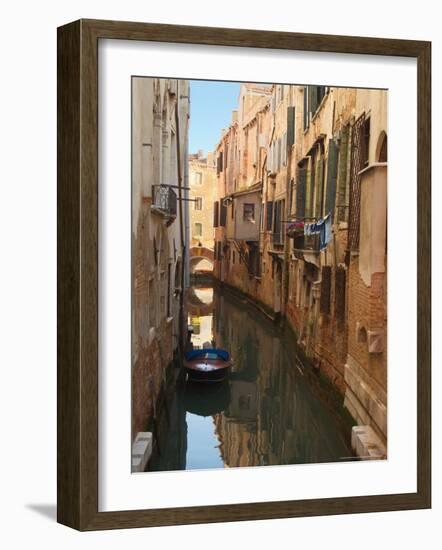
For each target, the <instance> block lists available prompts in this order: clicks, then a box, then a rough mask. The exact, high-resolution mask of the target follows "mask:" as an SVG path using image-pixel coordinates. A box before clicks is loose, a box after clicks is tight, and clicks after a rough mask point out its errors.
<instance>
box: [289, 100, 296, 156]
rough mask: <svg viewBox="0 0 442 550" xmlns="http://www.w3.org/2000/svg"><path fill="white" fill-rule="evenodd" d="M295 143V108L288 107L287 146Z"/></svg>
mask: <svg viewBox="0 0 442 550" xmlns="http://www.w3.org/2000/svg"><path fill="white" fill-rule="evenodd" d="M294 143H295V108H294V107H287V147H291V146H292V145H293V144H294Z"/></svg>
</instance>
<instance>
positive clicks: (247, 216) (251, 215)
mask: <svg viewBox="0 0 442 550" xmlns="http://www.w3.org/2000/svg"><path fill="white" fill-rule="evenodd" d="M243 221H245V222H252V223H255V205H254V204H252V203H247V202H246V203H244V206H243Z"/></svg>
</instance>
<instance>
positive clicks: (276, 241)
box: [272, 230, 284, 247]
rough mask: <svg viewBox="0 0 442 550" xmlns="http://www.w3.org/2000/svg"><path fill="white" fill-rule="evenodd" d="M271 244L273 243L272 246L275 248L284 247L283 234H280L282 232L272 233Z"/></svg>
mask: <svg viewBox="0 0 442 550" xmlns="http://www.w3.org/2000/svg"><path fill="white" fill-rule="evenodd" d="M272 243H273V246H276V247H281V246H284V233H283V232H282V230H279V231H273V233H272Z"/></svg>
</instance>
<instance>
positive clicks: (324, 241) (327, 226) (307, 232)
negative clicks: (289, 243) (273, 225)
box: [287, 212, 332, 250]
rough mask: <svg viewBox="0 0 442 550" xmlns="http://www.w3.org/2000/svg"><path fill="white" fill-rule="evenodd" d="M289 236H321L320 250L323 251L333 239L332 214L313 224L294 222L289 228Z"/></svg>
mask: <svg viewBox="0 0 442 550" xmlns="http://www.w3.org/2000/svg"><path fill="white" fill-rule="evenodd" d="M290 233H292V235H290ZM287 234H289V236H299V235H304V236H306V237H310V236H311V235H317V234H319V248H320V250H323V249H324V248H326V247H327V245H328V243H329V242H330V239H331V234H332V225H331V213H330V212H329V213H328V214H327V215H326V216H324V217H323V218H319V219H317V221H315V222H312V223H305V222H304V221H301V220H298V221H292V222H291V226H289V227H288V228H287Z"/></svg>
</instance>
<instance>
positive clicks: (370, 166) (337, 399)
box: [131, 75, 388, 475]
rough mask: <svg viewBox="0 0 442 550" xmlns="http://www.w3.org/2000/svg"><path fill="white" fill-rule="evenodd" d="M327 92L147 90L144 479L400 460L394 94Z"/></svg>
mask: <svg viewBox="0 0 442 550" xmlns="http://www.w3.org/2000/svg"><path fill="white" fill-rule="evenodd" d="M291 79H292V80H293V81H294V82H296V75H291ZM318 81H319V83H320V85H316V84H315V85H310V84H309V85H305V84H279V83H275V84H260V83H248V82H247V83H246V82H244V83H240V82H221V81H202V80H199V81H194V80H184V79H166V78H150V77H133V78H132V327H131V333H132V377H131V380H132V382H131V386H132V389H131V391H132V399H131V401H132V415H131V419H132V420H131V422H132V425H131V433H132V436H131V442H132V443H131V471H132V472H133V473H139V472H146V473H149V472H158V471H162V472H164V471H177V470H199V469H200V470H207V469H216V468H237V467H257V466H283V465H296V464H321V463H330V462H350V461H351V462H358V461H364V460H385V459H386V458H387V230H386V228H387V168H388V148H387V119H388V117H387V105H388V92H387V91H386V90H380V89H364V88H343V87H332V86H327V85H325V84H323V83H321V78H320V75H318ZM355 466H356V464H355ZM358 467H359V466H358ZM186 475H188V474H186Z"/></svg>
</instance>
